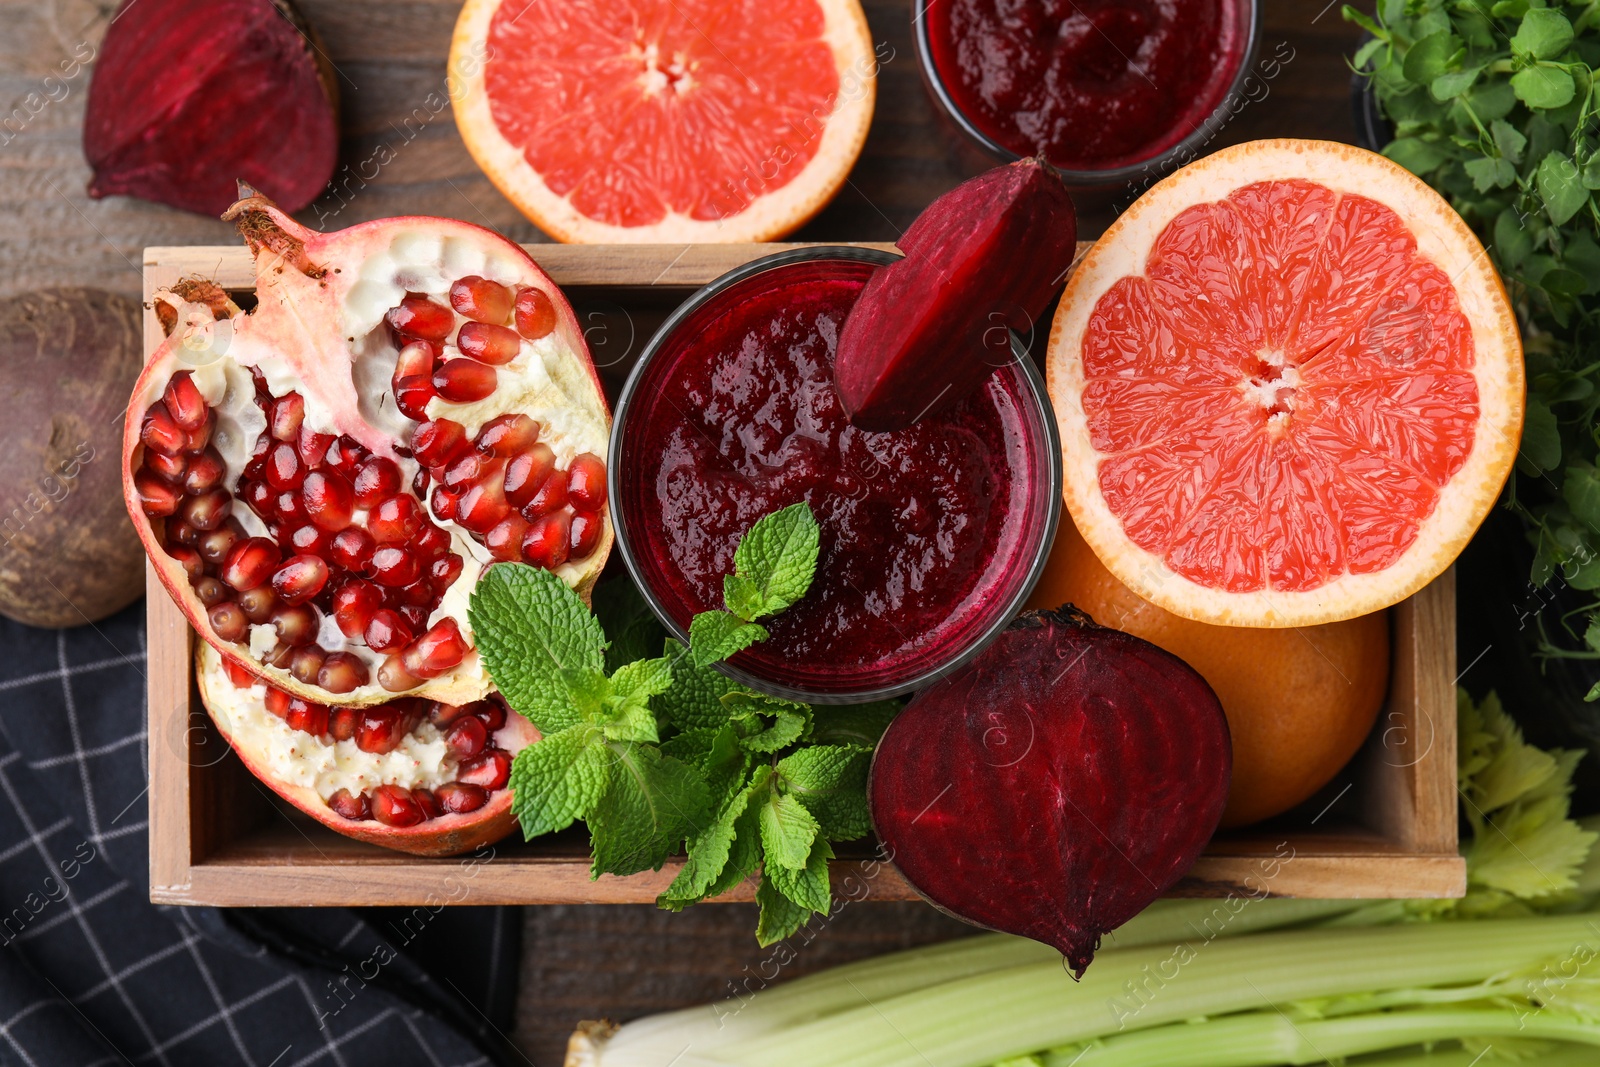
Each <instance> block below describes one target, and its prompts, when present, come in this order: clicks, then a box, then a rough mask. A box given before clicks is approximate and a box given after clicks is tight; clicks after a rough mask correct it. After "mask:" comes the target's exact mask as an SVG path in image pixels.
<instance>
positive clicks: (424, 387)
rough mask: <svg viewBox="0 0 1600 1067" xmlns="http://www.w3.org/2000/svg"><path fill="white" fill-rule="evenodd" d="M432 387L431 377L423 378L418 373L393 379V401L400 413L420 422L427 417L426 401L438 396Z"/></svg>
mask: <svg viewBox="0 0 1600 1067" xmlns="http://www.w3.org/2000/svg"><path fill="white" fill-rule="evenodd" d="M438 395H439V393H438V391H437V390H436V389H434V387H433V381H432V380H431V378H424V377H423V376H422V375H420V374H414V375H408V376H407V377H404V378H396V379H395V380H394V403H395V407H397V408H399V409H400V414H402V415H404V416H405V417H406V418H408V419H414V420H416V421H417V422H421V421H422V420H423V419H426V418H427V417H428V412H427V408H428V401H430V400H432V399H433V398H434V397H436V396H438Z"/></svg>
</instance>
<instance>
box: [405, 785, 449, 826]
mask: <svg viewBox="0 0 1600 1067" xmlns="http://www.w3.org/2000/svg"><path fill="white" fill-rule="evenodd" d="M411 799H412V800H415V801H416V802H417V807H419V808H421V809H422V814H423V815H425V816H427V817H428V818H430V819H437V818H438V817H439V816H441V815H443V814H444V808H443V807H441V806H440V804H439V798H438V797H436V796H434V795H433V792H432V790H428V789H413V790H412V791H411Z"/></svg>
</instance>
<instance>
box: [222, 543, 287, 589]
mask: <svg viewBox="0 0 1600 1067" xmlns="http://www.w3.org/2000/svg"><path fill="white" fill-rule="evenodd" d="M281 558H282V557H281V556H280V555H279V553H278V546H277V545H275V544H273V543H272V542H271V541H268V540H267V539H266V538H265V537H246V538H245V539H244V540H243V541H240V542H239V543H238V544H236V545H234V546H233V548H231V549H229V551H228V556H227V558H226V559H224V560H223V561H222V570H221V572H220V573H219V574H218V575H217V577H219V578H221V579H222V580H223V581H224V582H226V583H228V584H229V585H231V586H233V587H234V588H235V589H254V588H256V587H257V586H259V585H261V584H262V583H263V582H265V581H266V580H267V579H268V578H270V577H272V572H273V571H275V570H277V569H278V562H279V560H280V559H281Z"/></svg>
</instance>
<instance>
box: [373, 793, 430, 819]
mask: <svg viewBox="0 0 1600 1067" xmlns="http://www.w3.org/2000/svg"><path fill="white" fill-rule="evenodd" d="M372 817H373V818H374V819H377V820H378V821H379V822H381V823H383V825H385V826H398V827H406V826H415V825H417V824H418V823H419V822H422V821H423V820H424V819H426V818H427V816H426V815H424V814H423V812H422V809H421V808H420V807H418V806H417V801H416V799H415V798H414V797H412V795H411V794H410V793H408V792H406V791H405V790H404V789H401V788H400V787H399V786H397V785H380V786H379V787H378V788H376V789H374V790H373V791H372Z"/></svg>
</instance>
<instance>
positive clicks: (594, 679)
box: [559, 668, 611, 723]
mask: <svg viewBox="0 0 1600 1067" xmlns="http://www.w3.org/2000/svg"><path fill="white" fill-rule="evenodd" d="M559 674H560V677H561V682H562V684H563V685H565V686H566V688H567V699H568V700H569V701H570V702H571V705H572V710H573V711H575V712H577V714H578V717H579V718H580V719H582V720H583V721H584V722H589V723H599V722H600V720H601V719H603V718H604V717H605V713H606V698H607V697H609V696H610V695H611V683H610V682H609V681H608V680H607V679H606V676H605V675H604V674H601V673H600V672H599V671H595V670H589V669H588V668H579V669H574V668H568V669H566V670H563V671H560V672H559Z"/></svg>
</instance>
